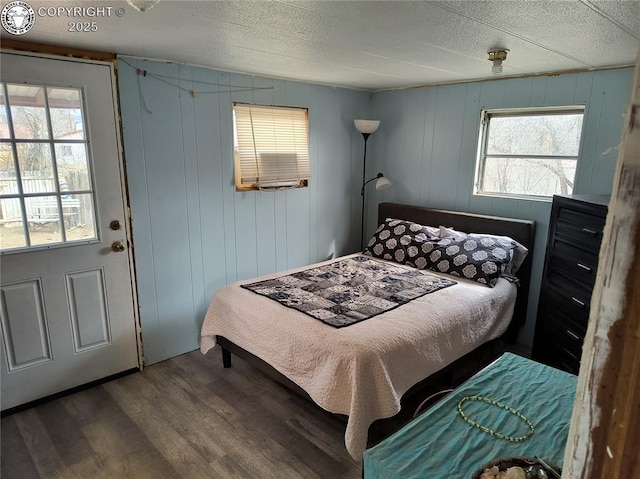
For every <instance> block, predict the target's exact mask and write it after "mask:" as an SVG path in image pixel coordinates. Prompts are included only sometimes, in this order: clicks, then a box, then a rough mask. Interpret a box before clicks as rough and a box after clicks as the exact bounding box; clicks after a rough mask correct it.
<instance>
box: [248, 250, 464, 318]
mask: <svg viewBox="0 0 640 479" xmlns="http://www.w3.org/2000/svg"><path fill="white" fill-rule="evenodd" d="M454 284H456V282H455V281H453V280H449V279H444V278H439V277H438V276H434V275H432V274H428V273H425V272H424V271H419V270H417V269H415V268H411V267H407V266H403V265H394V264H390V263H387V262H384V261H380V260H377V259H375V258H371V257H368V256H354V257H350V258H345V259H343V260H340V261H336V262H334V263H330V264H327V265H324V266H317V267H313V268H309V269H306V270H304V271H300V272H297V273H292V274H288V275H286V276H280V277H278V278H274V279H268V280H264V281H258V282H255V283H251V284H243V285H242V287H243V288H245V289H248V290H250V291H253V292H254V293H257V294H260V295H262V296H266V297H267V298H271V299H273V300H275V301H278V302H279V303H280V304H282V305H284V306H287V307H289V308H293V309H297V310H298V311H301V312H303V313H305V314H308V315H309V316H311V317H313V318H316V319H319V320H320V321H322V322H323V323H326V324H328V325H330V326H334V327H336V328H342V327H345V326H350V325H352V324H355V323H359V322H360V321H364V320H365V319H369V318H371V317H373V316H376V315H378V314H382V313H384V312H386V311H390V310H392V309H395V308H397V307H398V306H401V305H403V304H405V303H408V302H409V301H411V300H414V299H416V298H419V297H421V296H424V295H425V294H429V293H433V292H434V291H438V290H440V289H443V288H446V287H448V286H452V285H454Z"/></svg>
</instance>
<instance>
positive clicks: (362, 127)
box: [353, 120, 380, 134]
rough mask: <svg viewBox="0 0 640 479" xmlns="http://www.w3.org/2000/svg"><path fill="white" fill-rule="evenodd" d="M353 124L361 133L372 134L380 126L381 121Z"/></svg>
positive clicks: (359, 121)
mask: <svg viewBox="0 0 640 479" xmlns="http://www.w3.org/2000/svg"><path fill="white" fill-rule="evenodd" d="M353 124H354V125H355V126H356V130H358V131H359V132H360V133H368V134H371V133H373V132H374V131H376V130H377V129H378V127H379V126H380V120H353Z"/></svg>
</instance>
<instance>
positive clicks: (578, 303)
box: [571, 296, 584, 308]
mask: <svg viewBox="0 0 640 479" xmlns="http://www.w3.org/2000/svg"><path fill="white" fill-rule="evenodd" d="M571 301H573V302H574V303H575V304H576V305H577V306H578V307H580V308H584V303H583V302H582V301H580V300H579V299H578V298H576V297H575V296H571Z"/></svg>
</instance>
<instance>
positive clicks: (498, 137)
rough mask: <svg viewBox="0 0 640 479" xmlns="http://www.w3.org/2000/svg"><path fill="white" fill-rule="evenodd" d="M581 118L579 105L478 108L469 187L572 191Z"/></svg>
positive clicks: (531, 194)
mask: <svg viewBox="0 0 640 479" xmlns="http://www.w3.org/2000/svg"><path fill="white" fill-rule="evenodd" d="M583 118H584V107H583V106H568V107H562V108H558V107H555V108H537V109H504V110H483V111H482V122H481V126H480V138H479V147H478V158H477V163H476V179H475V188H474V193H475V194H479V195H491V196H508V197H521V198H536V197H539V198H549V197H551V196H553V195H554V194H571V193H572V192H573V186H574V181H575V176H576V168H577V165H578V156H579V151H580V140H581V136H582V123H583Z"/></svg>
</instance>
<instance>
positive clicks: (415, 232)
mask: <svg viewBox="0 0 640 479" xmlns="http://www.w3.org/2000/svg"><path fill="white" fill-rule="evenodd" d="M438 232H439V229H438V228H434V227H432V226H425V225H421V224H418V223H413V222H411V221H405V220H398V219H395V218H387V219H386V220H385V221H384V223H382V224H381V225H380V226H379V227H378V229H377V230H376V232H375V233H374V234H373V236H372V237H371V239H370V240H369V243H368V244H367V248H366V249H365V251H364V254H367V255H369V256H373V257H375V258H382V259H386V260H389V261H395V262H396V263H400V264H408V265H410V266H417V265H416V264H415V261H416V260H418V259H419V258H420V257H421V256H422V255H424V253H425V251H424V247H425V245H426V244H429V243H430V242H433V241H435V242H437V241H438ZM431 249H432V248H429V251H431Z"/></svg>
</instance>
